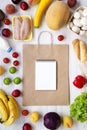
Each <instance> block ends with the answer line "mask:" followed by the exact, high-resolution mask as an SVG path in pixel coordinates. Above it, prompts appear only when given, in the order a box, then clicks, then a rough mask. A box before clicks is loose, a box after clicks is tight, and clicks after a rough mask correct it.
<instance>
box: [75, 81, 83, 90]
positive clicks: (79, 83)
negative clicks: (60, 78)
mask: <svg viewBox="0 0 87 130" xmlns="http://www.w3.org/2000/svg"><path fill="white" fill-rule="evenodd" d="M73 85H74V86H75V87H77V88H83V84H82V83H81V82H79V81H78V80H74V81H73Z"/></svg>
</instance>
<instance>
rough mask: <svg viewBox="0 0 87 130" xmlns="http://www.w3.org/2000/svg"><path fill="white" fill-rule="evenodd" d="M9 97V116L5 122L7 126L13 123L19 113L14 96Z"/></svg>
mask: <svg viewBox="0 0 87 130" xmlns="http://www.w3.org/2000/svg"><path fill="white" fill-rule="evenodd" d="M8 99H9V101H8V106H9V118H8V119H7V121H5V122H4V124H5V125H6V126H10V125H11V124H13V123H14V122H15V120H16V119H17V117H18V114H19V110H18V105H17V102H16V101H15V99H14V98H13V97H12V96H8Z"/></svg>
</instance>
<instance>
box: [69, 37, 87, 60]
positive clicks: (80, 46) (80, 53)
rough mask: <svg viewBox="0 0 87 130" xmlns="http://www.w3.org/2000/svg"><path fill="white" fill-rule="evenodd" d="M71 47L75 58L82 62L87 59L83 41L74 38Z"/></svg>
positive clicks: (86, 50)
mask: <svg viewBox="0 0 87 130" xmlns="http://www.w3.org/2000/svg"><path fill="white" fill-rule="evenodd" d="M72 44H73V49H74V51H75V53H76V56H77V58H78V59H79V60H80V61H81V62H82V63H84V62H86V61H87V46H86V44H85V42H84V41H81V40H79V39H75V40H74V41H73V42H72Z"/></svg>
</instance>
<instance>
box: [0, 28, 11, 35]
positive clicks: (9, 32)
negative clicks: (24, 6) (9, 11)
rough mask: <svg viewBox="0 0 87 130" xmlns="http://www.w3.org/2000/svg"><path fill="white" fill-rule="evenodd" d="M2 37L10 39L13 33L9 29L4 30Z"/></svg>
mask: <svg viewBox="0 0 87 130" xmlns="http://www.w3.org/2000/svg"><path fill="white" fill-rule="evenodd" d="M2 35H3V36H5V37H10V35H11V31H10V30H9V29H8V28H4V29H3V30H2Z"/></svg>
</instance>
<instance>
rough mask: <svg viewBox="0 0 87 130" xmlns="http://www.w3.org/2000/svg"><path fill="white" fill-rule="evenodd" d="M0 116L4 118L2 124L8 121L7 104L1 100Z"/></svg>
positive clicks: (1, 120) (0, 120)
mask: <svg viewBox="0 0 87 130" xmlns="http://www.w3.org/2000/svg"><path fill="white" fill-rule="evenodd" d="M0 114H1V116H2V118H1V119H0V122H1V123H3V122H4V121H6V120H7V119H8V111H7V108H6V106H5V104H4V103H3V101H2V100H1V99H0Z"/></svg>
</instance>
